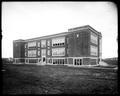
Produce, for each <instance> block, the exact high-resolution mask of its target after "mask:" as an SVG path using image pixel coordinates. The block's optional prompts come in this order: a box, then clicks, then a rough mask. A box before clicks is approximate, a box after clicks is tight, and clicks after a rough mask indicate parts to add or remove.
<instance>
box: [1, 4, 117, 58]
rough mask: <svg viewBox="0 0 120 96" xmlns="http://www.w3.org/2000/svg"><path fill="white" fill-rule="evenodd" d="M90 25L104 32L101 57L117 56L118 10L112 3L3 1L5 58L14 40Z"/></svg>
mask: <svg viewBox="0 0 120 96" xmlns="http://www.w3.org/2000/svg"><path fill="white" fill-rule="evenodd" d="M84 25H90V26H91V27H93V28H94V29H95V30H97V31H99V32H101V33H102V58H111V57H118V42H117V36H118V9H117V5H116V4H115V3H113V2H2V58H9V57H13V40H17V39H29V38H34V37H41V36H46V35H52V34H56V33H61V32H67V31H68V29H69V28H74V27H80V26H84Z"/></svg>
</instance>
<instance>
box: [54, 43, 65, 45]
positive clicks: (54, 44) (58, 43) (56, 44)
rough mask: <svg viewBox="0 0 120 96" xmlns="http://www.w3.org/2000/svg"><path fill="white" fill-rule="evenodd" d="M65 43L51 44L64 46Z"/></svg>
mask: <svg viewBox="0 0 120 96" xmlns="http://www.w3.org/2000/svg"><path fill="white" fill-rule="evenodd" d="M64 45H65V43H57V44H53V46H64Z"/></svg>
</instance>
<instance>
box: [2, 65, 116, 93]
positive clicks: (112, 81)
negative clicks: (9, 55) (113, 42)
mask: <svg viewBox="0 0 120 96" xmlns="http://www.w3.org/2000/svg"><path fill="white" fill-rule="evenodd" d="M2 73H3V94H118V91H117V90H118V89H117V85H118V84H117V72H116V70H113V69H112V68H109V69H97V68H74V67H67V66H64V65H63V66H61V65H55V66H54V65H53V66H51V65H45V66H37V65H24V64H22V65H17V64H4V65H3V70H2Z"/></svg>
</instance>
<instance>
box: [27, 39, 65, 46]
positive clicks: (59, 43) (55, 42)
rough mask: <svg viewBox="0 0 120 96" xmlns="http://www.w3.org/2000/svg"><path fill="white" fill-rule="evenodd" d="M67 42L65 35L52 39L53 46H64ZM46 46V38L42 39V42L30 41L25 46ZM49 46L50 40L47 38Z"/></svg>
mask: <svg viewBox="0 0 120 96" xmlns="http://www.w3.org/2000/svg"><path fill="white" fill-rule="evenodd" d="M64 44H65V37H59V38H53V39H52V46H62V45H64ZM40 45H41V47H42V48H44V47H46V40H41V42H38V43H37V42H35V41H34V42H28V44H25V48H27V47H28V48H31V47H36V46H38V47H40ZM47 46H50V40H47Z"/></svg>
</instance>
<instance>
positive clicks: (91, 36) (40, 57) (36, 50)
mask: <svg viewBox="0 0 120 96" xmlns="http://www.w3.org/2000/svg"><path fill="white" fill-rule="evenodd" d="M101 43H102V35H101V33H100V32H98V31H96V30H95V29H93V28H92V27H91V26H89V25H86V26H82V27H76V28H71V29H68V32H63V33H59V34H54V35H48V36H43V37H37V38H31V39H26V40H22V39H19V40H14V41H13V58H14V63H25V64H51V65H55V64H59V65H63V64H65V65H96V64H99V61H100V60H101V55H102V51H101V45H102V44H101Z"/></svg>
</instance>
